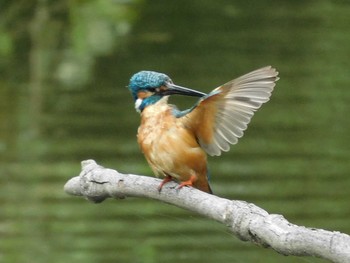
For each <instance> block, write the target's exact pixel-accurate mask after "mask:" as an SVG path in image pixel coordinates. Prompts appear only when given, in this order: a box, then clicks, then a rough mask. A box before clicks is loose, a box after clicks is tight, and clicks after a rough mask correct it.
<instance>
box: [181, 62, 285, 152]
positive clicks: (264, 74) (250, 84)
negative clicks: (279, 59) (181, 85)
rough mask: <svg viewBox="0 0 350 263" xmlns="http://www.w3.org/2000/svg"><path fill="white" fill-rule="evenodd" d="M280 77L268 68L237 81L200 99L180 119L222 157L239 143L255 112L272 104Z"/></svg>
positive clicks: (206, 147) (212, 150) (200, 139)
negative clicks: (272, 95)
mask: <svg viewBox="0 0 350 263" xmlns="http://www.w3.org/2000/svg"><path fill="white" fill-rule="evenodd" d="M277 75H278V72H277V71H276V69H274V68H272V67H271V66H268V67H264V68H261V69H258V70H255V71H252V72H250V73H248V74H246V75H243V76H241V77H239V78H237V79H234V80H232V81H230V82H228V83H226V84H224V85H222V86H220V87H218V88H216V89H214V90H213V91H212V92H210V93H209V94H208V95H207V96H204V97H203V98H201V99H200V100H199V101H198V103H197V104H196V105H195V106H194V107H193V108H192V109H191V110H188V113H187V112H186V113H187V114H184V115H182V117H181V118H180V119H181V121H182V122H183V123H184V125H185V126H186V127H188V128H189V129H191V130H192V131H193V132H194V133H195V136H196V137H197V140H198V142H199V144H200V146H201V147H202V148H203V149H204V150H205V151H206V152H207V153H208V154H209V155H211V156H214V155H220V154H221V151H228V150H229V149H230V144H236V143H237V141H238V139H239V138H241V137H242V136H243V131H244V130H245V129H247V125H248V123H249V122H250V120H251V118H252V117H253V115H254V112H255V111H256V110H257V109H259V108H260V107H261V105H262V104H263V103H265V102H267V101H268V100H269V98H270V96H271V92H272V90H273V88H274V86H275V82H276V81H277V80H278V77H277Z"/></svg>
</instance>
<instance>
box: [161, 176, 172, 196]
mask: <svg viewBox="0 0 350 263" xmlns="http://www.w3.org/2000/svg"><path fill="white" fill-rule="evenodd" d="M172 180H173V178H172V177H171V176H170V175H167V176H166V177H165V178H164V179H163V181H162V182H161V183H160V185H159V186H158V192H159V193H160V192H161V191H162V188H163V186H164V185H165V184H166V183H169V182H171V181H172Z"/></svg>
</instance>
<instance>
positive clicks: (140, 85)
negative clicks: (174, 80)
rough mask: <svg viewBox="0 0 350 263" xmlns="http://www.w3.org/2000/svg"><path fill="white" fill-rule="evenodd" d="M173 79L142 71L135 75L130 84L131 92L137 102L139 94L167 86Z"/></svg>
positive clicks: (160, 74) (153, 72) (161, 74)
mask: <svg viewBox="0 0 350 263" xmlns="http://www.w3.org/2000/svg"><path fill="white" fill-rule="evenodd" d="M168 82H171V79H170V78H169V77H168V76H167V75H165V74H163V73H158V72H155V71H140V72H138V73H136V74H134V75H133V76H132V77H131V79H130V83H129V90H130V91H131V93H132V96H133V98H134V100H135V101H136V100H137V92H138V91H140V90H147V89H152V88H157V87H160V86H164V85H166V83H168Z"/></svg>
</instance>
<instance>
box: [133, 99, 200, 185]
mask: <svg viewBox="0 0 350 263" xmlns="http://www.w3.org/2000/svg"><path fill="white" fill-rule="evenodd" d="M171 112H172V108H171V107H170V106H169V105H168V104H167V103H166V101H160V102H158V103H156V104H154V105H151V106H148V107H147V108H145V109H144V110H143V112H142V115H141V125H140V127H139V130H138V142H139V144H140V146H141V149H142V151H143V153H144V155H145V157H146V159H147V161H148V163H149V164H150V166H151V168H152V170H153V171H154V173H155V174H156V176H158V177H162V176H166V175H170V176H171V177H173V178H175V179H177V180H179V181H187V180H189V178H190V177H191V176H196V177H197V180H198V184H200V183H201V184H203V183H205V184H207V156H206V153H205V152H204V151H203V150H202V148H201V147H200V146H199V145H198V142H197V140H196V138H195V136H194V133H193V132H192V131H191V130H189V129H187V128H186V127H185V125H184V124H183V123H182V120H181V119H179V118H176V117H174V116H173V114H172V113H171ZM201 181H205V182H201ZM194 186H196V184H195V185H194ZM198 188H199V187H198Z"/></svg>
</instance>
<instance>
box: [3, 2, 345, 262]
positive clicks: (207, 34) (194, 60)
mask: <svg viewBox="0 0 350 263" xmlns="http://www.w3.org/2000/svg"><path fill="white" fill-rule="evenodd" d="M349 13H350V2H349V1H345V0H344V1H340V0H338V1H331V0H318V1H311V0H308V1H301V0H300V1H299V0H298V1H296V0H289V1H287V0H282V1H272V0H262V1H246V0H244V1H243V0H241V1H239V0H235V1H229V0H217V1H209V0H194V1H187V0H186V1H185V0H177V1H161V0H153V1H151V0H149V1H137V0H135V1H132V0H129V1H127V0H123V1H121V0H120V1H112V0H96V1H92V0H85V1H83V0H81V1H78V0H76V1H68V0H66V1H45V0H41V1H40V0H38V1H34V0H29V1H28V0H26V1H24V0H23V1H9V0H4V1H1V3H0V58H1V59H0V70H1V75H0V158H1V159H0V207H1V211H0V262H29V263H30V262H39V263H40V262H123V263H128V262H145V263H156V262H222V263H224V262H231V263H232V262H325V261H324V260H320V259H316V258H297V257H285V256H282V255H279V254H277V253H276V252H274V251H272V250H269V249H263V248H260V247H257V246H255V245H253V244H251V243H246V242H242V241H240V240H238V239H237V238H236V237H235V236H233V235H231V234H230V233H229V232H228V231H227V229H226V228H225V226H222V225H220V224H218V223H216V222H212V221H210V220H207V219H205V218H201V217H199V216H198V215H196V214H193V213H190V212H188V211H183V210H181V209H179V208H176V207H173V206H170V205H167V204H163V203H160V202H156V201H152V200H144V199H127V200H107V201H105V202H103V203H101V204H98V205H95V204H92V203H89V202H87V201H86V200H84V199H82V198H76V197H72V196H68V195H66V194H65V193H64V192H63V186H64V184H65V182H66V181H67V180H68V179H70V178H71V177H73V176H77V175H78V174H79V172H80V161H82V160H85V159H90V158H91V159H95V160H96V161H97V162H98V163H100V164H102V165H104V166H106V167H109V168H114V169H117V170H118V171H120V172H124V173H135V174H146V175H152V172H151V170H150V169H149V167H148V165H147V163H146V161H145V160H144V158H143V156H142V154H141V153H140V150H139V148H138V145H137V142H136V132H137V127H138V124H139V115H138V114H137V113H136V112H135V110H134V102H133V100H132V98H131V95H130V94H129V91H128V89H127V88H126V86H127V85H128V82H129V78H130V77H131V75H132V74H133V73H135V72H137V71H139V70H143V69H147V70H156V71H160V72H164V73H166V74H168V75H169V76H170V77H171V78H172V79H173V81H174V82H175V83H177V84H178V85H182V86H187V87H189V88H194V89H198V90H201V91H203V92H209V91H210V90H212V89H213V88H215V87H217V86H218V85H220V84H223V83H225V82H227V81H229V80H231V79H233V78H235V77H238V76H239V75H241V74H244V73H247V72H249V71H251V70H254V69H256V68H259V67H262V66H265V65H273V66H274V67H276V68H277V69H278V70H279V72H280V78H281V79H280V80H279V82H278V84H277V86H276V88H275V91H274V93H273V95H272V98H271V101H270V102H268V103H267V104H266V105H264V106H263V107H262V109H261V110H259V111H258V112H257V113H256V115H255V116H254V118H253V120H252V122H251V123H250V125H249V128H248V130H247V131H246V133H245V136H244V137H243V138H242V139H241V140H240V141H239V144H238V145H236V146H234V147H232V149H231V151H230V152H229V153H225V154H223V155H222V156H221V157H216V158H209V163H210V164H209V165H210V170H211V185H212V188H213V190H214V193H215V194H217V195H218V196H221V197H225V198H230V199H238V200H245V201H248V202H252V203H254V204H256V205H258V206H260V207H262V208H263V209H265V210H267V211H268V212H270V213H277V214H282V215H284V216H285V217H286V218H287V219H288V220H289V221H290V222H292V223H295V224H298V225H304V226H308V227H316V228H323V229H327V230H337V231H341V232H345V233H350V223H349V222H350V221H349V218H350V205H349V200H350V191H349V187H350V177H349V170H350V163H349V157H350V149H349V142H350V121H349V115H350V106H349V105H350V91H349V84H350V75H349V70H350V60H349V56H350V33H349V24H350V16H349ZM172 102H173V103H176V104H177V105H179V106H180V108H182V109H185V108H186V107H190V106H191V105H192V104H193V103H194V102H195V100H193V99H188V98H183V97H177V98H174V99H172Z"/></svg>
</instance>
